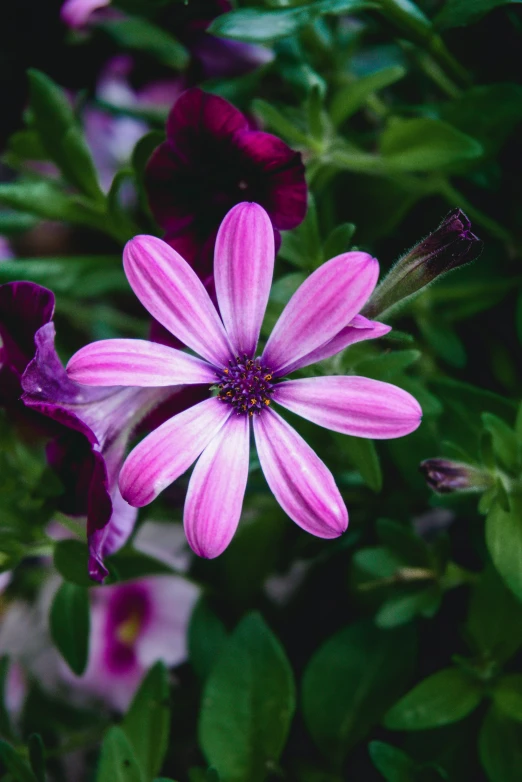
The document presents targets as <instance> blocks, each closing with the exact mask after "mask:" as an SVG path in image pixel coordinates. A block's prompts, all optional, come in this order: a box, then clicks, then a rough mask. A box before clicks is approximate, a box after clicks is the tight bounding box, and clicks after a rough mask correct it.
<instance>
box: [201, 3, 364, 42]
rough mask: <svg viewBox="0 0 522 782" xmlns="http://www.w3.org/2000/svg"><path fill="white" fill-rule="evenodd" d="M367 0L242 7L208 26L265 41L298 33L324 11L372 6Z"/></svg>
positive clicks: (340, 11)
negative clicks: (295, 6) (262, 7)
mask: <svg viewBox="0 0 522 782" xmlns="http://www.w3.org/2000/svg"><path fill="white" fill-rule="evenodd" d="M371 5H372V4H371V3H370V2H366V1H365V0H322V1H321V0H320V1H319V2H315V3H310V4H309V5H306V6H298V7H297V8H282V9H276V10H274V11H268V10H264V9H263V10H262V9H258V8H240V9H238V10H237V11H229V13H228V14H221V16H218V17H217V18H216V19H214V21H213V22H211V24H210V26H209V27H208V28H207V31H208V32H209V33H212V34H213V35H217V36H219V37H221V38H233V39H236V40H238V41H250V42H252V43H262V42H264V41H276V40H277V39H278V38H286V37H287V36H289V35H294V33H296V32H298V31H299V30H300V29H301V28H302V27H305V26H306V25H307V24H310V23H311V22H313V21H314V19H316V18H317V17H318V16H321V15H322V14H345V13H352V12H355V11H361V10H363V9H365V8H369V7H371Z"/></svg>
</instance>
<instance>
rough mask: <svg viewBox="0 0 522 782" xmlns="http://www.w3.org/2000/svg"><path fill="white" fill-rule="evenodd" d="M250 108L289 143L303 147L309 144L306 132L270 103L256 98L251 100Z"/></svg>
mask: <svg viewBox="0 0 522 782" xmlns="http://www.w3.org/2000/svg"><path fill="white" fill-rule="evenodd" d="M252 109H253V111H254V114H257V115H258V116H259V117H260V118H261V119H262V120H263V122H264V123H265V124H266V125H268V127H269V128H270V129H271V130H273V131H274V132H275V133H277V135H278V136H282V137H283V138H284V139H286V141H288V143H289V144H298V145H299V146H302V147H305V149H306V148H307V147H308V146H309V145H310V139H309V137H308V136H307V134H306V133H305V132H304V131H302V130H300V129H299V128H298V127H296V125H295V124H294V123H293V122H292V121H291V120H289V119H287V118H286V117H285V116H284V115H283V114H281V112H280V111H279V110H278V109H276V108H275V107H274V106H272V104H271V103H268V102H267V101H266V100H261V99H260V98H258V99H256V100H254V101H252Z"/></svg>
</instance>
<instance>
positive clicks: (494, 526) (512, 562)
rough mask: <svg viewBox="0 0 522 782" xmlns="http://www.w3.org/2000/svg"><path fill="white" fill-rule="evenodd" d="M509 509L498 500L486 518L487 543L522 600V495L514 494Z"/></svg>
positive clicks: (504, 576) (503, 573) (505, 576)
mask: <svg viewBox="0 0 522 782" xmlns="http://www.w3.org/2000/svg"><path fill="white" fill-rule="evenodd" d="M510 502H511V510H510V511H509V512H506V511H505V510H504V509H503V508H502V507H501V505H500V503H499V502H498V500H495V501H494V502H493V505H492V506H491V508H490V509H489V512H488V515H487V517H486V543H487V546H488V549H489V553H490V554H491V559H492V560H493V563H494V565H495V567H496V569H497V570H498V572H499V573H500V575H501V576H502V578H503V579H504V582H505V583H506V584H507V586H508V587H509V588H510V589H511V590H512V591H513V592H514V593H515V595H516V596H517V597H518V599H519V600H522V498H521V497H519V496H515V495H513V496H511V497H510Z"/></svg>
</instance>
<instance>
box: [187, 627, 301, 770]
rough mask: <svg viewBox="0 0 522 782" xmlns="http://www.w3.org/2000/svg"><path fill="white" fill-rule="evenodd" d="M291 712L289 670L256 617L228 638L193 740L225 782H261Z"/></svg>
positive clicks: (276, 643) (278, 750) (274, 641)
mask: <svg viewBox="0 0 522 782" xmlns="http://www.w3.org/2000/svg"><path fill="white" fill-rule="evenodd" d="M294 709H295V686H294V680H293V674H292V670H291V668H290V665H289V663H288V660H287V658H286V655H285V652H284V650H283V648H282V646H281V645H280V643H279V641H278V640H277V638H276V637H275V636H274V635H273V633H272V632H271V631H270V629H269V628H268V627H267V625H266V624H265V622H264V621H263V619H262V618H261V616H260V615H259V614H256V613H254V614H248V615H247V616H246V617H245V618H244V619H242V620H241V622H240V623H239V625H238V626H237V628H236V629H235V631H234V633H233V634H232V635H231V637H230V638H229V640H228V641H227V644H226V646H225V648H224V649H223V652H222V654H221V655H220V657H219V660H218V661H217V662H216V665H215V666H214V668H213V670H212V671H211V673H210V676H209V678H208V680H207V684H206V687H205V691H204V696H203V702H202V707H201V713H200V720H199V739H200V744H201V747H202V749H203V752H204V754H205V756H206V758H207V760H208V762H209V763H210V764H211V765H212V766H215V768H216V769H217V770H218V772H219V774H220V776H221V777H223V779H224V780H225V781H226V782H243V781H244V780H247V779H248V780H249V782H262V780H264V779H265V777H266V774H267V773H268V769H269V767H270V765H272V764H274V763H277V761H278V759H279V756H280V754H281V752H282V750H283V748H284V746H285V743H286V739H287V735H288V730H289V728H290V723H291V720H292V716H293V713H294Z"/></svg>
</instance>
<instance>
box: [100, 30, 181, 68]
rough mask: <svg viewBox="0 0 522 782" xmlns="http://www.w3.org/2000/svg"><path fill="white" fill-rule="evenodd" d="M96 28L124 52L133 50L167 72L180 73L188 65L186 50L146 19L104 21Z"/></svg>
mask: <svg viewBox="0 0 522 782" xmlns="http://www.w3.org/2000/svg"><path fill="white" fill-rule="evenodd" d="M98 27H100V28H101V29H102V30H104V31H105V32H106V33H107V34H108V35H110V36H111V38H113V39H114V40H115V41H116V43H117V44H119V46H121V47H122V48H123V49H134V50H136V51H139V52H145V53H146V54H150V55H151V57H154V58H155V59H156V60H158V62H160V63H162V64H163V65H166V66H167V67H168V68H174V70H177V71H182V70H184V69H185V68H186V66H187V64H188V61H189V54H188V52H187V50H186V49H185V47H184V46H182V45H181V44H180V42H179V41H177V40H176V38H174V37H173V36H172V35H171V34H170V33H169V32H167V30H164V29H163V28H162V27H158V26H157V25H155V24H154V23H153V22H149V21H148V20H147V19H143V18H140V17H138V16H127V17H126V18H125V19H122V18H118V19H106V20H105V21H103V22H98Z"/></svg>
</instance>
